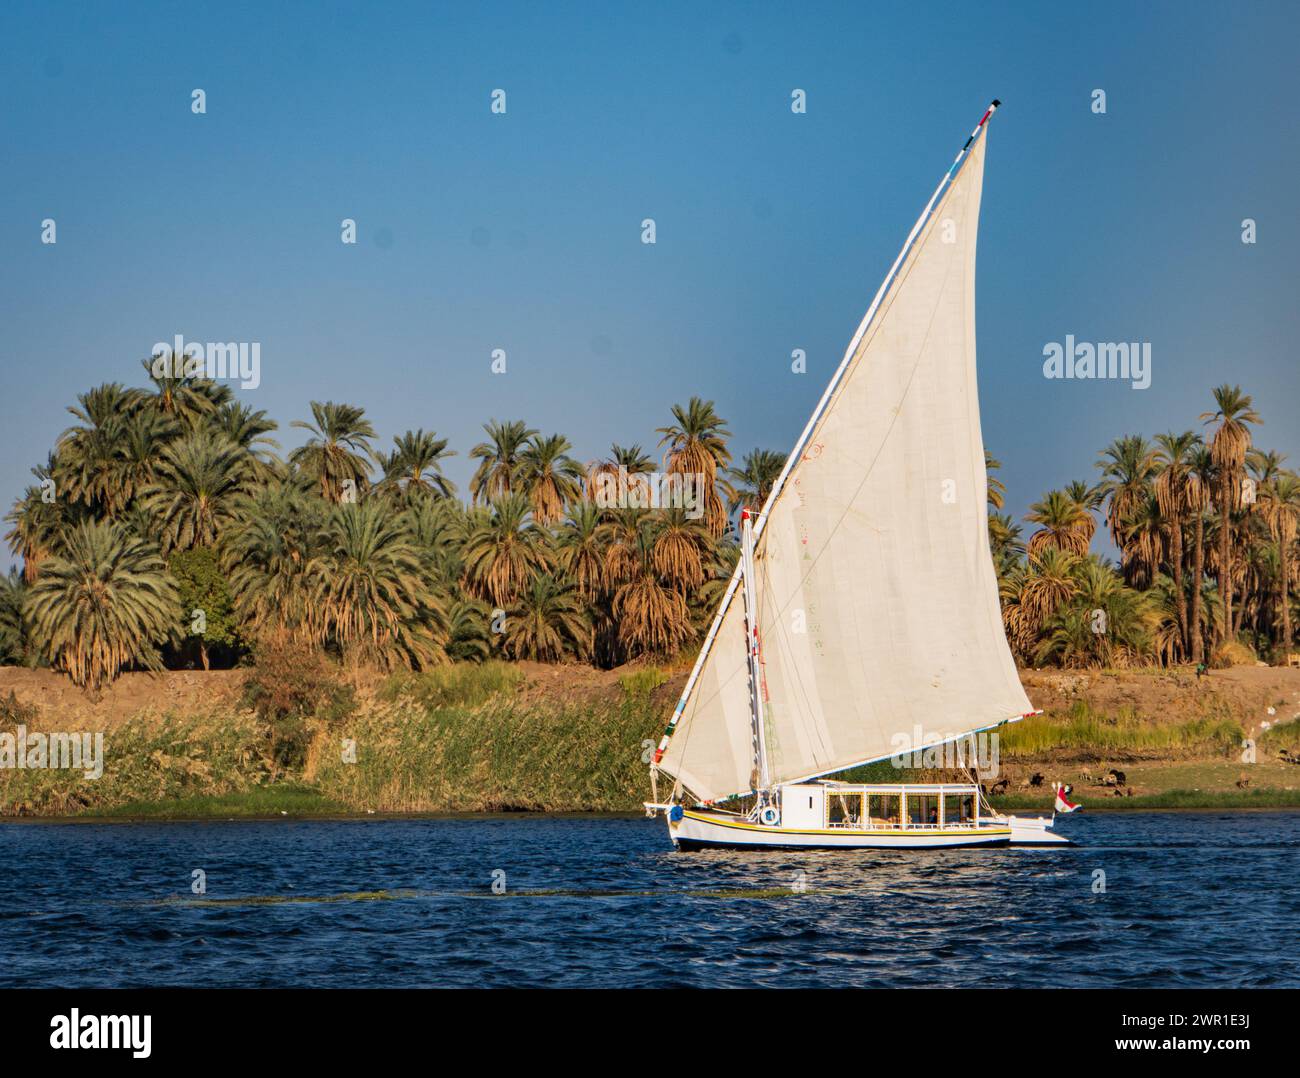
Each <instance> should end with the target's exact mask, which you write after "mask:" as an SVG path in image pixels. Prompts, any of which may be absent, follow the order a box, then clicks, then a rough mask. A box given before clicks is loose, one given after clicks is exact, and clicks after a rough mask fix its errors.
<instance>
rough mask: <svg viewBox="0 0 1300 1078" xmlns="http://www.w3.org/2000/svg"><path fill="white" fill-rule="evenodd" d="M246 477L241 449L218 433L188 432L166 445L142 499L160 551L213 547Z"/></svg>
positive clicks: (165, 552)
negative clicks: (153, 521)
mask: <svg viewBox="0 0 1300 1078" xmlns="http://www.w3.org/2000/svg"><path fill="white" fill-rule="evenodd" d="M248 476H249V472H248V469H247V466H246V454H245V452H244V450H242V449H240V448H239V447H238V446H237V445H235V444H234V443H233V442H231V441H230V440H229V439H227V438H225V437H224V436H222V435H216V434H206V433H198V434H190V435H186V436H185V437H184V438H182V439H181V440H180V441H178V442H175V443H173V444H172V445H169V446H168V447H167V448H166V449H165V450H164V451H163V455H162V459H161V460H160V461H159V462H158V470H157V475H156V476H155V478H154V480H153V482H152V483H151V484H150V486H149V488H148V490H147V493H146V494H145V497H144V507H145V508H146V509H147V510H148V511H149V512H150V513H152V514H154V516H155V517H156V518H157V520H158V526H159V540H160V542H161V544H162V550H163V553H164V554H170V553H171V552H172V551H173V550H178V549H179V550H189V549H191V548H193V547H196V546H213V545H214V544H215V543H216V542H217V539H218V537H219V536H220V534H221V532H222V529H223V528H225V527H226V526H227V525H228V524H230V523H231V521H232V520H233V519H234V514H235V500H236V498H237V497H238V495H239V494H240V493H242V492H243V490H244V487H245V480H246V479H247V478H248Z"/></svg>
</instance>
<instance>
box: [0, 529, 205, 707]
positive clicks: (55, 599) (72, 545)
mask: <svg viewBox="0 0 1300 1078" xmlns="http://www.w3.org/2000/svg"><path fill="white" fill-rule="evenodd" d="M24 618H25V620H26V622H27V624H28V625H29V626H30V627H31V636H32V639H33V640H34V641H35V642H36V644H37V647H38V648H39V649H40V651H41V653H42V655H43V657H44V658H45V659H46V660H47V661H49V663H50V665H52V666H54V667H56V668H57V669H60V670H63V671H65V672H66V673H67V674H68V676H69V677H70V678H71V679H72V681H73V683H74V684H76V685H79V686H82V687H84V688H87V689H89V690H90V691H91V692H97V691H98V690H99V688H100V686H101V685H103V684H104V683H105V682H106V681H111V680H113V679H114V678H115V677H117V675H118V674H119V673H120V672H121V671H122V670H123V669H124V668H125V667H128V666H133V665H135V666H144V667H147V668H149V669H158V668H159V666H160V665H161V664H160V662H159V659H158V652H157V648H156V645H157V644H158V643H161V642H163V641H166V640H168V639H169V638H171V637H172V636H173V635H175V634H176V633H177V632H178V630H179V629H180V623H181V609H180V605H179V602H178V600H177V595H176V587H175V584H174V583H173V582H172V578H171V577H170V576H169V575H168V573H167V567H166V564H165V563H164V562H163V560H162V558H161V557H160V556H159V554H158V548H157V547H156V546H154V545H153V544H152V543H148V542H146V541H145V540H143V539H139V538H136V537H134V536H131V535H128V534H127V533H126V532H125V531H124V530H123V529H122V528H121V527H120V526H119V525H117V524H114V523H110V522H98V523H95V522H86V523H83V524H80V525H78V526H77V527H76V528H75V529H74V530H73V531H72V532H71V533H70V534H69V535H68V536H67V537H66V541H65V543H64V546H63V549H62V551H61V552H60V553H58V554H55V555H53V556H52V557H50V558H49V559H48V560H47V561H46V563H45V564H44V565H43V566H42V567H41V573H40V576H39V577H38V578H37V580H36V582H35V583H34V584H33V585H32V586H31V588H30V589H29V590H28V592H27V596H26V600H25V602H24Z"/></svg>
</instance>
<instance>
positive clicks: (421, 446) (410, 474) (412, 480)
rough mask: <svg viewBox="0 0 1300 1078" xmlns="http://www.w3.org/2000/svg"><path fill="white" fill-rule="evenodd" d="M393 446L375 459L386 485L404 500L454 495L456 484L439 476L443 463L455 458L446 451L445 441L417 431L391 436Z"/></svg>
mask: <svg viewBox="0 0 1300 1078" xmlns="http://www.w3.org/2000/svg"><path fill="white" fill-rule="evenodd" d="M393 444H394V445H395V446H396V448H395V449H394V450H393V451H392V452H391V453H390V454H389V455H388V456H387V457H380V458H379V464H380V467H382V468H383V470H384V480H383V481H384V484H385V485H386V486H392V487H396V488H397V489H399V490H401V491H402V493H404V494H405V495H407V497H408V498H412V497H417V496H418V497H430V498H450V497H451V496H452V495H453V494H455V493H456V485H455V484H454V483H453V482H452V481H451V480H450V479H448V478H447V477H446V476H445V475H443V474H442V462H443V460H444V459H445V458H446V457H454V456H455V455H456V451H455V450H453V449H448V448H447V439H446V438H439V437H438V436H437V434H435V433H434V432H433V431H429V432H428V433H425V431H424V429H423V428H421V429H420V430H417V431H409V430H408V431H407V432H406V433H405V434H403V435H401V436H400V437H398V436H396V435H395V436H394V437H393Z"/></svg>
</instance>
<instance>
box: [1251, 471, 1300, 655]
mask: <svg viewBox="0 0 1300 1078" xmlns="http://www.w3.org/2000/svg"><path fill="white" fill-rule="evenodd" d="M1261 494H1262V497H1261V498H1260V502H1259V505H1260V510H1261V512H1262V515H1263V517H1264V521H1265V523H1266V524H1267V525H1268V529H1269V533H1270V534H1271V535H1272V537H1273V541H1274V542H1275V543H1277V549H1278V560H1279V563H1280V564H1279V571H1278V593H1279V594H1278V603H1277V609H1276V611H1275V613H1274V617H1275V620H1276V621H1277V622H1278V625H1277V630H1278V636H1279V638H1278V643H1279V645H1280V648H1281V653H1282V661H1283V662H1284V663H1285V662H1286V658H1287V654H1288V653H1289V652H1290V650H1291V593H1290V584H1291V576H1292V570H1291V555H1292V552H1293V550H1294V548H1295V541H1296V535H1297V533H1298V532H1300V477H1298V476H1296V475H1295V474H1294V473H1292V472H1287V471H1278V472H1275V473H1274V474H1273V476H1272V478H1271V479H1270V480H1269V481H1268V483H1267V484H1266V485H1265V486H1264V487H1263V489H1262V491H1261Z"/></svg>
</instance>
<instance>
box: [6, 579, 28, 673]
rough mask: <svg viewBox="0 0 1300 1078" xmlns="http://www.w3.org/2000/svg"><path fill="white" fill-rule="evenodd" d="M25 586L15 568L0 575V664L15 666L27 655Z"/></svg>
mask: <svg viewBox="0 0 1300 1078" xmlns="http://www.w3.org/2000/svg"><path fill="white" fill-rule="evenodd" d="M25 591H26V587H25V586H24V584H23V578H22V575H21V574H20V573H19V572H18V570H17V569H10V570H9V572H7V573H4V574H3V575H0V666H16V665H18V664H19V663H21V662H22V661H23V660H24V659H25V658H26V657H27V640H26V634H25V632H24V631H23V595H24V593H25Z"/></svg>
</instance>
